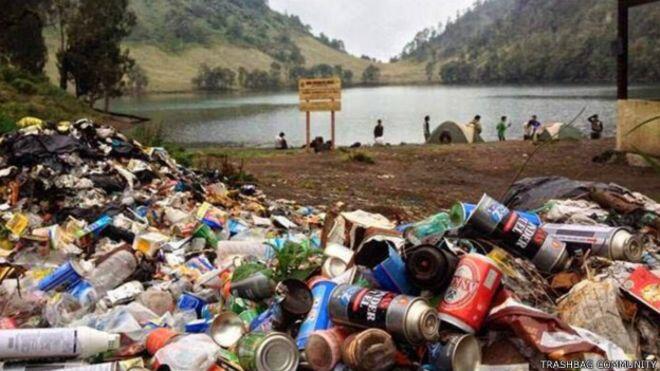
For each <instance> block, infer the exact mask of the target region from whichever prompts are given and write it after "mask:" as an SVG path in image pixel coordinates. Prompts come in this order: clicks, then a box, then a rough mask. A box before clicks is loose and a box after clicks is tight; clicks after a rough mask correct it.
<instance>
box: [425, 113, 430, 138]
mask: <svg viewBox="0 0 660 371" xmlns="http://www.w3.org/2000/svg"><path fill="white" fill-rule="evenodd" d="M430 136H431V116H426V117H424V141H425V142H428V140H429V137H430Z"/></svg>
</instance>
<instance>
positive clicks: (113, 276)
mask: <svg viewBox="0 0 660 371" xmlns="http://www.w3.org/2000/svg"><path fill="white" fill-rule="evenodd" d="M137 265H138V262H137V259H136V258H135V255H133V254H132V253H131V252H130V251H128V250H119V251H117V252H115V253H114V254H112V255H110V256H109V257H108V258H107V259H106V260H104V261H103V262H101V263H100V264H99V265H97V266H96V268H94V270H92V271H91V272H90V274H89V277H88V278H87V280H88V281H89V282H90V283H91V284H92V286H94V288H95V289H96V290H100V291H107V290H112V289H114V288H115V287H117V286H119V285H121V284H122V283H123V282H124V281H125V280H126V279H127V278H128V277H130V275H131V274H133V272H135V269H137Z"/></svg>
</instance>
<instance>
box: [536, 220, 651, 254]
mask: <svg viewBox="0 0 660 371" xmlns="http://www.w3.org/2000/svg"><path fill="white" fill-rule="evenodd" d="M543 229H544V230H545V231H546V232H548V234H549V235H551V236H553V237H554V238H556V239H558V240H559V241H562V242H564V243H565V244H566V247H567V248H568V250H569V251H570V252H571V253H573V254H580V253H585V252H587V251H591V254H592V255H596V256H602V257H605V258H608V259H612V260H627V261H631V262H639V261H640V260H641V259H642V254H643V253H644V244H643V241H642V239H641V238H640V237H639V236H637V235H634V234H632V233H630V232H629V231H628V230H626V229H625V228H621V227H605V226H597V225H578V224H552V223H548V224H544V225H543Z"/></svg>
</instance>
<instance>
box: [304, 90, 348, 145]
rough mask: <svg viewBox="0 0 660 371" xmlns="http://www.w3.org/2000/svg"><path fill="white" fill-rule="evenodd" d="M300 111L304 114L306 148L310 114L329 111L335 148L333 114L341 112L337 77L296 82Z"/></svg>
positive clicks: (308, 139) (308, 143)
mask: <svg viewBox="0 0 660 371" xmlns="http://www.w3.org/2000/svg"><path fill="white" fill-rule="evenodd" d="M298 96H299V98H300V111H303V112H305V114H306V134H305V139H306V148H307V151H309V150H310V127H311V113H312V112H328V111H330V125H331V131H330V132H331V136H332V138H331V140H332V148H333V149H334V148H335V112H336V111H341V80H340V79H339V78H337V77H333V78H327V79H300V80H299V81H298Z"/></svg>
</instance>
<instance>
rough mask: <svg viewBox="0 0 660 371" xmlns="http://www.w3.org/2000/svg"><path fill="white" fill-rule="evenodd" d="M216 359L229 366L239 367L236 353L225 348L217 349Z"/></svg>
mask: <svg viewBox="0 0 660 371" xmlns="http://www.w3.org/2000/svg"><path fill="white" fill-rule="evenodd" d="M218 359H219V360H220V362H222V363H224V364H226V365H228V366H230V367H233V368H237V366H239V367H240V361H239V360H238V356H237V355H236V353H234V352H232V351H229V350H227V349H225V348H220V350H219V351H218Z"/></svg>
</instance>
